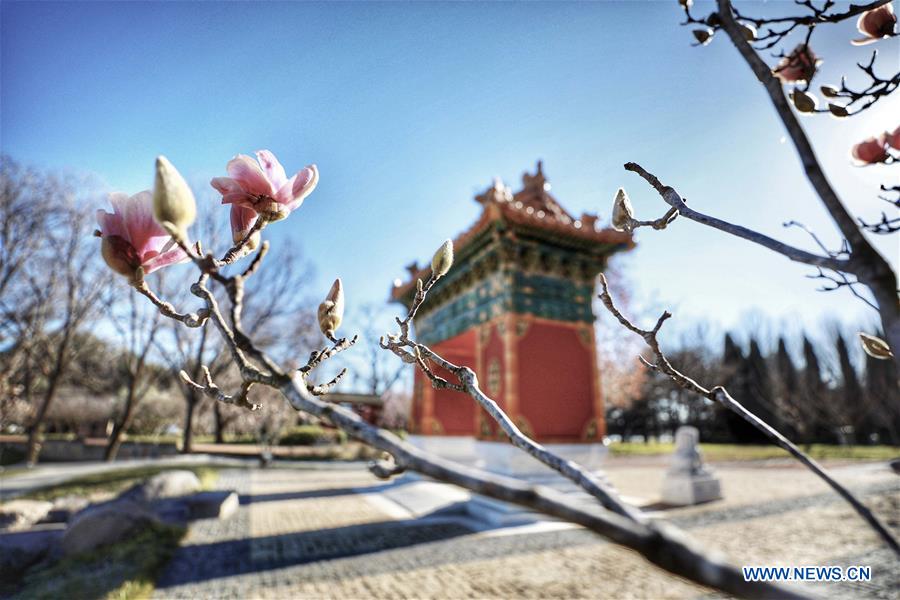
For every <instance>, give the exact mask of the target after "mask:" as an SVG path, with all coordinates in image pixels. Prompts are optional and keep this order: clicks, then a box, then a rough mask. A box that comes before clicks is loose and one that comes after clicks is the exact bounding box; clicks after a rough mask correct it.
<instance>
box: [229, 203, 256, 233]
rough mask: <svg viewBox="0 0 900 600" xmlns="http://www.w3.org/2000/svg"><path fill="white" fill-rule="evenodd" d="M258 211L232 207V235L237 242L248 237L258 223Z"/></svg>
mask: <svg viewBox="0 0 900 600" xmlns="http://www.w3.org/2000/svg"><path fill="white" fill-rule="evenodd" d="M256 219H257V215H256V211H255V210H253V209H252V208H246V207H243V206H238V205H237V204H232V205H231V235H232V237H233V239H234V240H235V241H238V240H241V239H243V238H244V237H246V235H247V232H249V231H250V229H251V228H252V227H253V225H254V224H255V223H256Z"/></svg>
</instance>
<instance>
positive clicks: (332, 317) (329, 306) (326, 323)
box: [318, 279, 344, 340]
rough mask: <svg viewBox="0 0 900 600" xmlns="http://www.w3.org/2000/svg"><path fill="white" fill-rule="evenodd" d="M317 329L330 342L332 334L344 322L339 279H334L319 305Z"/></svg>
mask: <svg viewBox="0 0 900 600" xmlns="http://www.w3.org/2000/svg"><path fill="white" fill-rule="evenodd" d="M318 317H319V329H321V330H322V334H323V335H324V336H325V337H327V338H328V339H330V340H333V339H334V332H335V331H336V330H337V328H338V327H340V326H341V321H343V320H344V286H343V284H342V283H341V280H340V279H335V280H334V283H333V284H332V285H331V290H330V291H329V292H328V295H327V296H326V297H325V300H324V301H323V302H322V304H320V305H319V314H318Z"/></svg>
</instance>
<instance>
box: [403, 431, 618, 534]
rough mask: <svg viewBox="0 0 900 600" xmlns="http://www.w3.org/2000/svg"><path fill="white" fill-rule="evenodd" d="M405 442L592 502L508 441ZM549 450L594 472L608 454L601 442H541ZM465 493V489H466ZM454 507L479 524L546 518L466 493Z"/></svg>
mask: <svg viewBox="0 0 900 600" xmlns="http://www.w3.org/2000/svg"><path fill="white" fill-rule="evenodd" d="M409 441H410V442H412V443H413V444H415V445H416V446H418V447H419V448H422V449H423V450H426V451H428V452H431V453H433V454H437V455H438V456H440V457H442V458H446V459H448V460H453V461H455V462H459V463H461V464H463V465H466V466H470V467H475V468H478V469H482V470H485V471H489V472H491V473H496V474H498V475H505V476H507V477H514V478H516V479H524V480H526V481H529V482H531V483H534V484H540V485H545V486H548V487H551V488H553V489H555V490H557V491H559V492H563V493H566V494H574V495H575V496H576V497H578V498H580V497H581V496H584V498H583V500H584V502H585V503H586V504H591V503H593V502H594V500H593V499H592V498H590V497H589V496H588V495H587V494H585V493H584V492H583V491H582V490H581V489H580V488H578V487H577V486H576V485H575V484H573V483H572V482H571V481H569V480H568V479H566V478H564V477H563V476H562V475H560V474H559V473H557V472H556V471H554V470H553V469H551V468H549V467H547V466H546V465H544V464H542V463H541V462H539V461H538V460H536V459H534V458H532V457H531V456H529V455H528V454H526V453H525V452H523V451H522V450H519V449H518V448H516V447H515V446H513V445H512V444H510V443H508V442H485V441H481V440H476V439H474V438H471V437H452V436H410V438H409ZM545 446H546V448H547V449H548V450H550V451H552V452H553V453H555V454H557V455H559V456H562V457H563V458H567V459H569V460H572V461H575V462H577V463H578V464H580V465H582V466H583V467H585V468H586V469H588V470H590V471H598V470H599V468H600V466H601V464H602V463H603V461H604V459H605V458H606V456H607V454H608V449H607V448H606V446H604V445H603V444H545ZM466 494H468V492H466ZM456 508H457V510H461V511H462V512H464V513H465V514H467V515H468V516H469V517H471V518H472V519H474V520H476V521H478V522H480V523H482V526H487V527H488V528H493V527H509V526H517V525H523V524H527V523H533V522H534V521H536V520H543V519H546V517H544V516H542V515H539V514H537V513H534V512H532V511H529V510H527V509H524V508H522V507H519V506H516V505H514V504H509V503H506V502H501V501H499V500H494V499H493V498H487V497H485V496H481V495H478V494H470V495H469V498H467V499H465V500H462V501H461V499H456Z"/></svg>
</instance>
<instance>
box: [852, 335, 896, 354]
mask: <svg viewBox="0 0 900 600" xmlns="http://www.w3.org/2000/svg"><path fill="white" fill-rule="evenodd" d="M858 335H859V341H860V343H861V344H862V347H863V350H865V351H866V354H868V355H869V356H871V357H872V358H877V359H878V360H887V359H889V358H891V357H892V356H894V353H893V352H891V347H890V346H888V345H887V342H885V341H884V340H883V339H881V338H879V337H875V336H874V335H869V334H868V333H863V332H862V331H860V332H859V334H858Z"/></svg>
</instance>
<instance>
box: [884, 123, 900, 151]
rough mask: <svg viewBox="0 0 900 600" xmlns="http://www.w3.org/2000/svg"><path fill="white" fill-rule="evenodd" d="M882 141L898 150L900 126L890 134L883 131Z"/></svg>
mask: <svg viewBox="0 0 900 600" xmlns="http://www.w3.org/2000/svg"><path fill="white" fill-rule="evenodd" d="M884 139H885V140H886V141H887V144H888V146H890V147H891V148H893V149H894V150H900V126H898V127H897V129H895V130H894V131H892V132H891V133H888V132H887V131H885V132H884Z"/></svg>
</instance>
